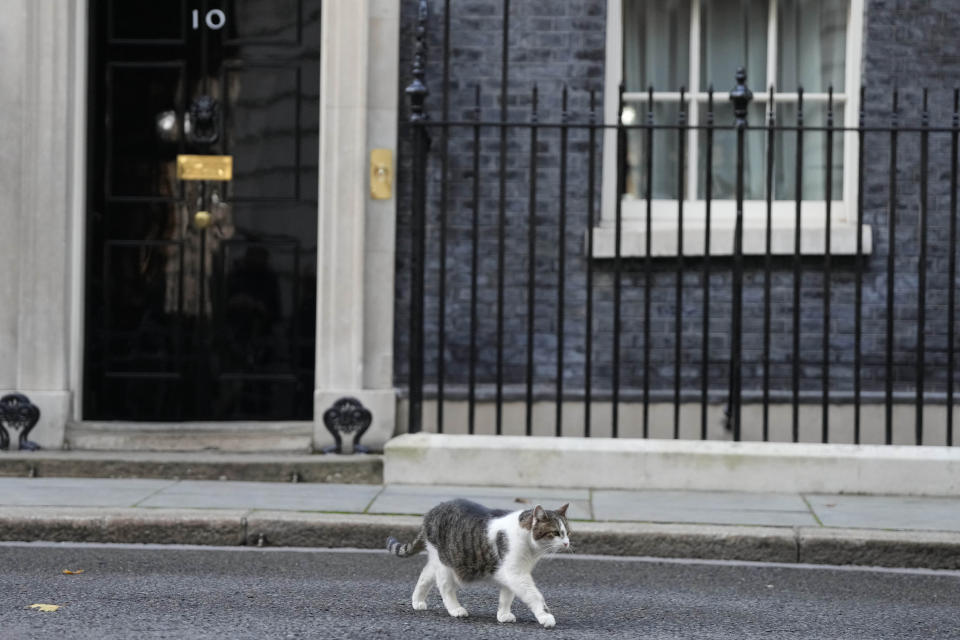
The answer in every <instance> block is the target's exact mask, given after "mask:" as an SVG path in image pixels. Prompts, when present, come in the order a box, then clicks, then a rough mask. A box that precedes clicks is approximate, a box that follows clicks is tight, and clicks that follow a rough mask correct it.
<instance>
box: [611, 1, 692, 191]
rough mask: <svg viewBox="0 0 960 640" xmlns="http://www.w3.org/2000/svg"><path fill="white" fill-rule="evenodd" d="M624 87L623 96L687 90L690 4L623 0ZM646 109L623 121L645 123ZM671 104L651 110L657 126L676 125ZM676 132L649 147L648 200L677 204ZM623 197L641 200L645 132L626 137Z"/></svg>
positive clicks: (674, 107) (661, 134)
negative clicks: (650, 183)
mask: <svg viewBox="0 0 960 640" xmlns="http://www.w3.org/2000/svg"><path fill="white" fill-rule="evenodd" d="M623 43H624V46H623V82H624V86H625V88H626V90H627V91H646V90H647V87H648V86H653V88H654V90H655V91H679V90H680V88H681V87H687V86H689V84H690V0H656V1H654V2H643V1H641V0H626V1H625V2H624V5H623ZM647 108H648V107H647V106H644V107H642V108H641V107H640V105H632V106H630V109H631V111H630V112H629V113H628V114H627V120H630V119H631V117H632V120H633V122H635V123H643V122H646V117H647ZM677 116H678V110H677V105H676V103H673V104H658V105H656V106H654V109H653V119H654V122H655V123H657V124H673V123H676V122H677ZM677 140H678V136H677V132H676V131H663V130H658V131H656V132H655V133H654V141H653V145H654V148H653V156H654V161H653V197H654V198H676V196H677V173H678V168H677V163H678V162H679V160H680V158H679V154H678V148H679V147H678V145H677ZM626 162H627V184H626V193H627V194H632V195H635V196H637V197H641V198H642V197H644V196H645V195H646V189H647V186H646V163H647V157H646V140H645V132H644V131H641V130H633V131H630V132H629V133H628V134H627V158H626Z"/></svg>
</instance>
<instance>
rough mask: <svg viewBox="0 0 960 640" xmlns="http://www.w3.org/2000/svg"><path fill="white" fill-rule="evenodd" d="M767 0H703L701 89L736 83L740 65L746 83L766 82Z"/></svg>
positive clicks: (760, 86)
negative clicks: (745, 75) (744, 72)
mask: <svg viewBox="0 0 960 640" xmlns="http://www.w3.org/2000/svg"><path fill="white" fill-rule="evenodd" d="M768 6H769V5H768V0H739V1H736V2H731V1H730V0H702V4H701V7H702V8H701V17H700V89H701V90H706V88H707V87H708V86H710V84H711V83H713V86H714V87H716V88H718V89H719V88H725V87H727V86H728V85H732V84H733V80H734V73H735V72H736V70H737V68H738V67H744V68H745V69H746V70H747V84H749V85H750V86H751V87H753V88H755V89H759V90H760V91H763V90H764V88H765V87H766V84H767V20H768V18H767V7H768Z"/></svg>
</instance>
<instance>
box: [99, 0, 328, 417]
mask: <svg viewBox="0 0 960 640" xmlns="http://www.w3.org/2000/svg"><path fill="white" fill-rule="evenodd" d="M90 7H91V9H90V11H91V14H90V25H91V37H90V53H91V57H90V81H89V85H90V102H89V122H90V127H89V139H88V147H89V149H90V152H89V161H88V166H89V181H88V199H89V208H88V224H87V271H86V282H87V285H86V316H85V321H86V324H85V326H86V348H85V377H84V389H85V391H84V418H85V419H87V420H112V419H125V420H144V421H151V420H158V421H162V420H294V419H310V418H311V416H312V396H313V367H314V329H315V309H316V257H317V253H316V250H317V160H318V130H319V129H318V117H319V98H320V69H319V47H320V0H151V2H132V1H131V0H91V2H90ZM181 154H184V155H185V154H197V155H220V156H231V157H232V162H233V179H232V180H230V181H220V180H216V181H184V180H181V179H179V178H178V175H177V157H178V155H181Z"/></svg>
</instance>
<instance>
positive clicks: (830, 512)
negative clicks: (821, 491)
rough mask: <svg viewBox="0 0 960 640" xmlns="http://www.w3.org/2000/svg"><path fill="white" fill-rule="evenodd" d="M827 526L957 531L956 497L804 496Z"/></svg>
mask: <svg viewBox="0 0 960 640" xmlns="http://www.w3.org/2000/svg"><path fill="white" fill-rule="evenodd" d="M806 498H807V501H808V502H809V503H810V506H811V507H812V508H813V511H814V513H816V514H817V517H819V518H820V521H821V522H822V523H823V524H824V525H825V526H827V527H854V528H869V529H908V530H921V531H960V498H918V497H909V496H845V495H842V496H836V495H833V496H825V495H808V496H806Z"/></svg>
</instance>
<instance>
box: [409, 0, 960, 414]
mask: <svg viewBox="0 0 960 640" xmlns="http://www.w3.org/2000/svg"><path fill="white" fill-rule="evenodd" d="M429 4H430V10H431V18H430V25H429V29H428V34H429V42H428V65H427V85H428V87H429V88H430V90H431V95H430V97H429V98H428V102H427V104H428V107H429V111H430V114H431V117H432V118H433V119H434V120H440V119H441V118H442V113H441V107H442V104H443V98H442V94H443V86H442V78H443V71H442V62H443V55H442V52H443V30H442V27H443V3H442V2H441V1H439V0H431V2H430V3H429ZM453 5H454V9H453V13H452V15H451V20H450V25H451V39H450V42H451V44H450V78H451V81H450V85H449V93H448V98H449V115H450V118H451V119H458V120H459V119H469V118H472V117H473V100H474V88H475V87H476V86H478V85H479V86H480V89H481V115H482V119H484V120H495V119H497V118H498V117H499V108H500V103H499V93H500V81H501V76H500V70H501V45H502V39H501V31H502V22H501V20H502V13H501V11H502V4H501V0H469V1H462V0H458V1H457V2H454V3H453ZM605 5H606V2H605V0H589V1H586V2H576V3H573V2H520V1H519V0H514V2H512V3H511V13H510V32H509V60H510V64H509V83H508V93H509V97H508V100H507V107H508V117H509V118H510V119H511V120H512V121H518V120H519V121H526V120H528V119H529V118H530V117H531V116H530V102H531V100H530V90H531V87H532V84H533V83H537V85H538V87H539V90H540V105H539V107H540V111H539V118H540V120H541V121H551V122H555V121H557V120H558V119H559V118H560V90H561V87H562V85H563V84H564V83H565V84H566V85H567V86H568V87H569V90H570V107H569V112H570V118H571V119H573V120H586V118H587V117H588V114H587V110H588V104H589V91H590V90H595V91H597V102H598V114H599V113H600V112H602V90H603V63H604V55H605V52H604V37H605V28H606V24H605V15H604V13H605ZM952 9H953V5H952V3H951V2H949V1H948V0H936V1H935V0H927V1H922V0H915V1H913V2H903V1H901V2H893V1H884V0H874V1H868V2H867V9H866V16H865V21H864V23H865V33H864V51H863V60H864V62H863V78H862V79H863V83H864V84H865V85H866V86H867V102H868V105H870V106H869V107H868V109H867V118H868V123H870V124H885V123H887V122H889V102H890V93H891V91H892V89H893V88H894V87H899V88H900V92H901V98H900V105H901V121H903V122H909V123H919V103H920V90H921V89H922V88H923V87H929V89H930V90H931V94H930V101H931V115H932V121H933V122H938V123H944V124H948V123H949V118H950V110H951V107H952V88H953V83H954V82H956V78H958V77H960V41H958V40H957V39H956V38H955V36H954V34H956V33H958V32H960V14H958V13H957V12H956V11H953V10H952ZM415 21H416V2H412V1H410V0H405V2H404V3H403V34H402V44H401V52H400V54H401V55H400V58H401V60H400V64H401V79H402V85H403V86H405V85H406V83H407V82H408V81H409V79H410V75H409V69H410V57H411V53H412V49H413V42H414V37H413V27H414V25H415ZM731 79H732V73H731ZM727 81H728V80H727V79H718V80H717V81H716V82H717V84H718V85H721V86H722V85H723V83H725V82H727ZM731 84H732V82H731ZM406 117H407V114H406V112H404V113H403V114H402V115H401V118H402V122H406ZM448 136H449V139H448V148H449V152H448V154H447V162H448V178H447V181H446V185H447V187H446V188H447V199H448V208H447V210H448V212H449V213H448V218H447V225H448V234H447V261H446V265H447V280H446V287H447V289H446V295H445V300H446V313H445V318H446V331H447V335H446V342H447V345H446V350H445V359H446V368H447V377H446V379H447V381H448V383H458V382H459V383H463V382H466V380H467V361H468V357H469V285H470V254H471V231H470V221H471V216H472V213H473V212H472V201H471V195H472V191H471V185H472V167H471V163H472V148H473V147H472V131H470V130H469V129H465V128H451V129H450V130H449V131H448ZM539 136H540V137H539V140H538V156H537V157H538V172H537V187H538V188H537V199H538V207H537V210H536V222H535V224H536V228H537V234H536V245H535V252H536V256H537V257H536V261H535V264H536V279H537V291H536V294H535V296H536V297H535V300H536V305H535V332H534V345H535V366H534V371H535V381H536V382H537V383H538V384H544V385H552V384H553V383H554V381H555V377H556V352H557V322H558V313H557V309H558V306H557V293H558V291H557V282H558V279H559V278H558V248H559V238H558V213H559V193H560V175H559V164H560V163H559V148H560V147H559V145H560V140H559V132H558V131H557V130H556V129H553V130H548V129H544V130H541V132H540V134H539ZM441 141H442V138H441V134H440V130H439V128H434V130H433V147H432V150H431V157H430V167H429V174H428V175H429V179H428V183H429V184H428V192H429V206H428V232H427V246H428V255H427V280H426V282H427V284H426V286H427V290H426V291H427V300H426V326H427V331H426V345H427V354H426V374H427V379H428V382H429V381H430V380H433V379H435V374H436V370H437V360H438V352H437V335H438V324H439V321H438V306H439V305H438V292H439V289H438V274H439V262H440V261H439V244H440V234H439V228H440V219H439V211H440V207H439V204H440V199H441V190H442V187H441V182H442V181H441V170H440V167H441V147H442V144H441ZM949 142H950V139H949V134H947V135H943V134H938V135H932V136H931V139H930V189H929V200H928V202H929V222H928V225H929V235H928V259H927V305H928V306H927V330H926V336H927V338H926V362H927V369H926V376H927V389H928V390H933V391H941V392H942V391H943V390H944V381H945V367H944V365H945V363H946V336H947V326H946V296H947V286H948V282H947V259H948V255H949V246H948V244H947V239H948V237H947V236H948V233H947V231H948V227H947V224H948V213H949V211H948V205H949V173H948V172H949V166H950V165H949ZM529 144H530V143H529V131H528V130H526V129H524V130H518V131H512V132H510V133H509V135H508V138H507V164H506V171H505V176H506V180H505V212H506V218H507V229H506V238H507V241H506V249H505V255H506V261H505V263H506V269H505V276H504V284H505V301H504V308H505V312H504V318H505V339H504V362H505V368H504V372H505V381H506V383H507V384H512V383H515V384H520V383H523V382H524V381H525V379H526V378H525V377H526V371H527V367H526V344H527V299H526V295H527V270H528V265H529V263H528V255H529V254H528V233H529V225H528V214H529V200H528V195H529V167H530V164H529V158H530V153H529V151H530V148H529ZM889 144H890V143H889V134H885V133H873V134H869V135H868V136H867V139H866V148H867V155H866V157H867V164H866V170H865V174H864V184H865V191H864V209H865V214H864V218H865V222H866V223H867V224H870V225H871V226H872V230H873V245H874V251H873V254H872V255H871V256H869V257H868V258H866V260H865V263H864V277H863V300H864V306H863V316H862V317H863V322H864V325H863V347H862V348H863V368H862V375H863V385H864V389H865V391H867V392H881V391H882V390H883V386H884V375H885V370H884V362H885V361H884V354H885V350H884V347H885V335H886V322H885V318H886V304H887V294H886V264H887V256H888V253H889V246H890V242H889V237H888V223H887V202H888V186H889V180H888V177H889ZM899 145H900V150H899V153H898V171H897V176H896V181H897V188H898V191H899V196H898V208H897V232H896V233H897V236H896V261H895V271H896V278H895V292H896V293H895V308H894V315H895V331H894V338H895V346H894V360H895V363H896V365H897V366H896V367H895V370H894V375H895V381H896V385H895V386H896V389H897V390H899V391H905V392H906V391H911V390H912V389H913V388H914V379H915V362H916V361H915V356H916V349H915V345H916V331H917V327H916V318H917V307H916V301H917V267H918V264H917V263H918V255H919V234H918V230H919V202H920V198H919V193H920V188H919V175H920V168H919V164H920V163H919V157H920V152H919V148H920V147H919V136H918V135H917V134H903V135H901V138H900V142H899ZM569 148H570V154H569V156H568V158H569V160H568V174H567V184H566V195H567V213H568V220H567V229H566V234H565V237H564V238H563V242H564V246H565V248H566V268H565V273H564V277H563V282H564V286H565V303H564V316H565V329H564V371H563V375H564V380H565V386H566V387H567V388H568V389H582V388H583V384H584V382H583V381H584V373H585V372H584V359H585V315H586V310H585V300H586V294H585V283H586V271H587V257H586V256H585V252H584V234H585V230H586V228H587V209H588V207H587V180H586V175H587V166H588V165H587V159H588V153H587V152H588V148H589V147H588V145H587V142H586V133H585V132H584V131H582V130H580V131H578V130H572V131H571V133H570V139H569ZM596 150H597V204H598V203H599V184H600V182H599V180H600V145H599V139H598V145H597V148H596ZM400 154H401V163H400V175H399V184H400V186H401V189H400V193H399V198H400V199H399V205H400V206H399V225H398V236H397V274H398V275H397V297H396V299H397V314H396V317H397V331H396V355H397V357H396V363H397V366H396V376H397V383H398V386H403V385H404V384H405V382H404V381H405V378H406V366H407V363H406V357H407V350H406V344H407V337H408V334H407V331H408V328H407V321H408V309H409V297H408V296H409V279H408V270H409V246H410V241H409V226H408V222H409V204H410V199H409V164H410V154H409V145H408V132H407V130H406V127H402V131H401V140H400ZM499 158H500V156H499V133H498V131H497V130H495V129H494V128H484V129H483V130H482V136H481V144H480V167H481V173H480V178H481V197H480V208H479V216H480V220H481V224H480V239H479V243H480V244H479V255H480V266H479V270H478V280H479V295H478V297H479V301H480V305H479V306H480V321H479V325H478V345H479V353H478V356H479V366H478V376H479V377H478V380H479V382H481V383H489V382H492V380H493V375H494V370H495V363H496V349H495V338H496V285H497V226H496V222H497V216H498V212H499V211H498V204H499V199H498V196H499V181H498V178H499V174H498V169H499V166H500V161H499ZM595 215H599V207H598V206H597V208H596V213H595ZM822 264H823V259H822V257H819V258H818V257H816V256H810V257H805V258H804V259H803V278H802V302H801V305H800V312H801V353H800V362H801V387H802V389H804V390H807V391H810V392H815V391H818V390H819V389H820V388H821V377H820V376H821V360H822V346H821V341H822V335H823V332H822V326H821V325H822V314H823V306H822V305H823V286H822V285H823V270H822ZM746 265H747V271H746V275H745V291H744V304H745V308H746V313H745V314H744V337H743V346H744V367H743V385H744V389H745V390H746V391H748V392H749V391H750V390H758V389H759V388H760V384H761V382H760V381H761V375H762V367H761V364H760V356H761V349H762V329H763V324H762V314H761V313H760V309H761V308H762V307H761V305H762V303H763V291H762V283H763V271H762V270H761V268H760V267H761V266H762V260H761V259H758V258H747V261H746ZM730 267H731V263H730V260H729V259H724V258H715V259H713V261H712V269H713V275H712V277H711V279H710V282H709V285H710V292H711V293H710V296H711V304H710V321H711V331H710V336H709V360H710V362H711V366H710V374H709V375H710V387H711V389H714V390H716V394H717V395H718V396H721V395H722V394H723V392H724V389H725V386H726V382H727V375H728V363H729V349H730V330H729V327H730V320H729V318H730V309H731V305H730V300H731V287H730V282H731V279H730V278H731V274H730ZM593 268H594V286H595V289H594V300H595V304H594V332H593V340H594V352H593V353H594V355H593V359H594V368H593V375H594V387H595V388H598V389H604V388H608V387H609V384H610V383H609V380H610V378H611V372H612V349H611V347H612V343H613V333H612V331H613V322H612V315H613V304H612V299H613V272H612V263H611V261H609V260H595V261H594V262H593ZM855 268H856V265H855V262H854V260H853V259H852V258H850V257H839V256H838V257H834V259H833V274H832V277H831V307H832V314H831V326H830V328H829V339H830V353H831V362H830V364H831V372H830V376H831V377H830V381H831V389H832V390H833V392H835V393H842V392H844V391H846V390H849V389H850V388H851V387H852V377H853V372H852V366H851V365H852V362H853V344H854V334H853V328H854V319H853V317H854V277H855V276H854V274H855ZM676 278H677V263H676V261H675V260H672V259H657V260H656V261H655V262H654V272H653V274H652V280H653V288H652V289H651V300H652V305H651V308H652V312H653V317H652V319H651V327H650V329H651V333H652V340H651V388H652V389H653V390H654V391H656V392H658V393H661V394H663V393H669V391H670V390H671V389H672V386H673V380H674V347H675V342H674V340H675V333H674V318H675V317H676V304H675V295H676V291H675V289H676ZM643 282H644V272H643V261H642V260H632V261H625V262H624V268H623V298H622V320H623V331H622V336H621V376H622V378H621V379H622V384H623V387H624V389H630V388H633V389H636V388H639V387H641V385H642V382H643V369H642V365H643V357H642V354H643V315H642V309H643V294H644V291H643ZM683 286H684V292H683V307H682V309H681V313H682V318H683V321H682V344H683V349H682V356H681V377H682V384H683V386H684V388H687V389H690V390H698V389H699V387H700V383H701V378H700V372H701V362H702V351H701V340H702V337H701V336H702V333H701V328H702V313H703V300H702V291H703V272H702V262H701V261H700V260H698V259H695V258H690V259H687V260H686V265H685V269H684V272H683ZM771 298H772V306H773V317H772V323H771V343H772V364H771V388H772V389H774V390H775V391H776V390H780V391H788V390H789V389H790V388H791V372H792V363H793V352H792V329H793V324H792V323H793V270H792V262H791V258H776V259H775V260H774V267H773V272H772V296H771Z"/></svg>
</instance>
